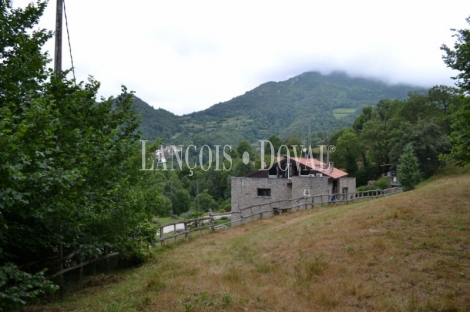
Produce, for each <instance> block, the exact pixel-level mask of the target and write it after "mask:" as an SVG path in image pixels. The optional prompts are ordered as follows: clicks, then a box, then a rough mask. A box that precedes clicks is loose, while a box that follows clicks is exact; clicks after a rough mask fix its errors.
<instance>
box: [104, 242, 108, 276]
mask: <svg viewBox="0 0 470 312" xmlns="http://www.w3.org/2000/svg"><path fill="white" fill-rule="evenodd" d="M107 255H108V247H107V246H104V256H105V257H106V256H107ZM106 271H107V272H109V258H106Z"/></svg>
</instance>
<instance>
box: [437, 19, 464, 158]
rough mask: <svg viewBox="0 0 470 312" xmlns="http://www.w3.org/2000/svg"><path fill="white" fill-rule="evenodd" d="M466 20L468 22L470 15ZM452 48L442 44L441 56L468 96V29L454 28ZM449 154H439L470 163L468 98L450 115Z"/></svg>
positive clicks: (458, 84)
mask: <svg viewBox="0 0 470 312" xmlns="http://www.w3.org/2000/svg"><path fill="white" fill-rule="evenodd" d="M466 20H467V22H468V23H469V24H470V17H468V18H467V19H466ZM454 32H455V34H454V37H456V38H457V40H456V41H455V43H454V49H451V48H449V47H448V46H446V45H442V47H441V50H443V51H444V52H445V53H446V54H445V55H444V56H443V57H442V58H443V60H444V62H445V63H446V64H447V67H450V68H452V69H454V70H457V71H458V72H459V73H458V74H457V76H454V77H452V79H454V80H456V83H455V84H456V85H457V86H458V87H459V88H460V89H461V90H462V92H463V93H464V94H466V95H467V96H468V94H470V29H460V30H455V29H454ZM450 120H451V129H452V133H451V134H450V137H449V139H450V142H451V143H452V148H451V150H450V154H447V155H444V156H441V159H444V160H447V161H455V162H456V164H457V165H458V166H465V165H466V164H468V163H470V100H469V99H468V97H467V98H465V99H464V100H463V105H461V106H460V107H459V108H458V109H455V110H454V111H453V112H452V114H451V116H450Z"/></svg>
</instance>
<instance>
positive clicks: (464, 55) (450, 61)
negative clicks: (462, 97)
mask: <svg viewBox="0 0 470 312" xmlns="http://www.w3.org/2000/svg"><path fill="white" fill-rule="evenodd" d="M466 21H467V23H469V24H470V17H467V18H466ZM452 30H453V31H454V32H455V34H454V35H453V37H456V38H457V40H456V41H455V43H454V49H451V48H449V47H448V46H446V45H445V44H443V45H442V46H441V50H443V51H444V52H445V55H443V56H442V59H443V60H444V63H446V65H447V67H450V68H452V69H454V70H457V71H459V73H458V74H457V76H454V77H452V79H454V80H456V83H455V84H456V85H457V86H458V87H459V88H460V89H461V90H462V91H463V92H464V93H465V94H469V93H470V29H460V30H455V29H452Z"/></svg>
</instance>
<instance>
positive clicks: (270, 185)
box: [231, 157, 356, 216]
mask: <svg viewBox="0 0 470 312" xmlns="http://www.w3.org/2000/svg"><path fill="white" fill-rule="evenodd" d="M347 175H348V173H347V172H344V171H342V170H339V169H337V168H334V166H333V163H330V164H329V165H328V166H327V165H326V164H324V163H322V162H320V161H319V160H317V159H315V158H303V157H290V158H287V157H285V158H283V159H281V160H279V161H278V162H276V163H275V164H273V165H272V166H271V168H266V169H261V170H258V171H256V172H254V173H251V174H249V175H247V176H245V177H241V178H235V177H234V178H232V181H231V187H232V203H231V204H232V214H233V216H236V215H237V212H238V213H240V211H241V209H243V208H244V207H249V206H253V205H260V204H265V203H270V202H276V201H281V200H286V202H285V203H286V204H289V203H288V202H287V200H293V199H300V198H305V197H313V196H316V195H325V198H327V200H328V201H335V200H336V199H338V196H343V197H345V196H347V195H346V194H347V193H355V192H356V178H350V177H348V176H347ZM341 199H343V200H344V199H345V198H341ZM281 205H282V203H281ZM278 208H283V207H278Z"/></svg>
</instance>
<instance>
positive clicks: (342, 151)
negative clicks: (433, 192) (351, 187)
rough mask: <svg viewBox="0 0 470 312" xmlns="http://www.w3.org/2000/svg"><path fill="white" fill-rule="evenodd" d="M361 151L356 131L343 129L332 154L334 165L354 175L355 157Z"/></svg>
mask: <svg viewBox="0 0 470 312" xmlns="http://www.w3.org/2000/svg"><path fill="white" fill-rule="evenodd" d="M360 153H361V143H360V142H359V139H358V137H357V135H356V133H355V132H354V131H353V130H351V129H348V130H345V131H344V132H343V134H342V135H341V136H340V137H339V138H338V140H337V143H336V151H335V153H334V154H332V156H333V157H334V160H335V167H338V168H344V169H345V170H346V171H347V172H348V173H349V174H350V175H351V176H355V174H356V171H357V169H358V167H357V159H358V157H359V156H360Z"/></svg>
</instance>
